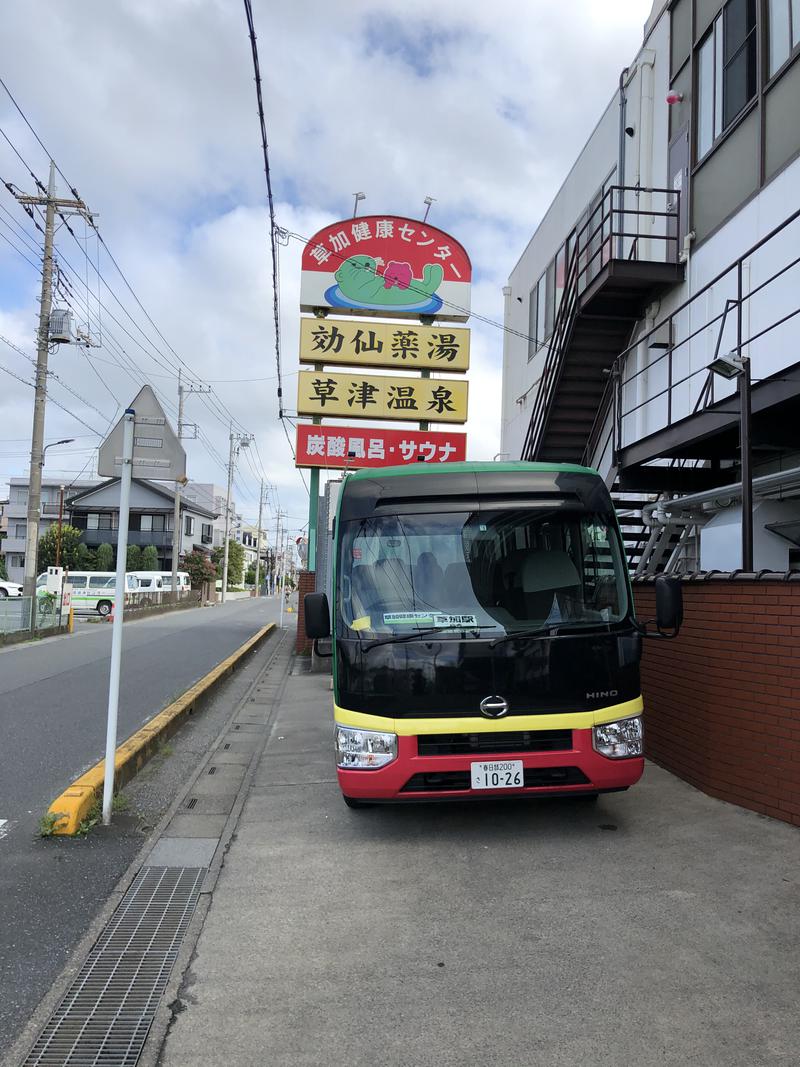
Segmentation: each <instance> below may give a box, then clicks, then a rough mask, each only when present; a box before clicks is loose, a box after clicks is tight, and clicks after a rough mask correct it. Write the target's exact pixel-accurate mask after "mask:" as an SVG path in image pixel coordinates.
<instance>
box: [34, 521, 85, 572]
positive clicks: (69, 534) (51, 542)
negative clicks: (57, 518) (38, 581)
mask: <svg viewBox="0 0 800 1067" xmlns="http://www.w3.org/2000/svg"><path fill="white" fill-rule="evenodd" d="M57 541H58V523H55V522H54V523H53V525H52V526H51V527H50V528H49V529H48V530H46V531H45V533H43V534H42V536H41V537H40V538H39V559H38V568H39V569H38V571H37V574H41V573H42V571H46V570H47V568H48V567H55V565H56V552H57ZM79 545H80V546H81V547H82V548H86V545H84V544H83V542H82V541H81V531H80V530H78V529H77V528H76V527H75V526H70V525H68V524H67V523H63V524H62V526H61V563H60V566H62V567H66V568H68V569H69V570H79V569H80V568H79V567H78V565H77V562H76V560H77V553H78V546H79Z"/></svg>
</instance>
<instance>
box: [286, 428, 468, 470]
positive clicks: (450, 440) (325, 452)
mask: <svg viewBox="0 0 800 1067" xmlns="http://www.w3.org/2000/svg"><path fill="white" fill-rule="evenodd" d="M296 451H297V460H296V464H295V465H296V466H298V467H326V468H329V469H345V468H346V469H348V470H358V469H359V468H361V467H400V466H404V465H405V464H411V463H417V462H419V461H421V460H422V461H424V462H425V463H457V462H459V461H462V460H465V459H466V458H467V435H466V434H465V433H457V432H455V431H453V432H450V431H447V432H440V431H436V432H433V431H431V432H428V431H427V430H384V429H382V428H378V427H367V428H366V429H362V428H358V427H355V428H353V427H350V426H313V425H312V426H309V425H308V423H300V424H299V425H298V427H297V449H296Z"/></svg>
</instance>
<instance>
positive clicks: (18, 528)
mask: <svg viewBox="0 0 800 1067" xmlns="http://www.w3.org/2000/svg"><path fill="white" fill-rule="evenodd" d="M92 485H97V479H89V478H87V479H84V480H82V481H80V480H79V481H75V482H72V483H71V484H70V485H67V486H65V485H64V481H63V479H62V480H59V479H57V478H43V479H42V505H41V511H40V519H39V537H41V536H42V534H44V533H46V531H47V530H48V529H49V528H50V527H51V526H52V525H53V523H55V522H58V510H59V505H60V500H61V493H62V490H63V493H64V501H65V509H64V521H65V522H67V521H68V515H69V513H68V511H67V509H66V501H67V500H68V499H69V497H70V496H72V495H74V494H75V493H78V492H80V490H82V489H88V488H89V487H90V486H92ZM4 521H5V525H6V530H7V534H6V537H4V538H3V540H2V541H0V553H2V555H3V557H4V558H5V561H6V571H7V573H8V577H9V579H10V580H11V581H12V582H20V583H21V582H22V580H23V577H24V573H25V538H26V535H27V529H28V479H27V478H11V479H9V483H8V504H7V505H6V508H5V516H4Z"/></svg>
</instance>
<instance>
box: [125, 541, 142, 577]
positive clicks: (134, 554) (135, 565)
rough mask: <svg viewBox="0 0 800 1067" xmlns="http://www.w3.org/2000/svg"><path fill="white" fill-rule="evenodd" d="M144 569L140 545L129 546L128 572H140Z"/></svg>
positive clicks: (126, 564)
mask: <svg viewBox="0 0 800 1067" xmlns="http://www.w3.org/2000/svg"><path fill="white" fill-rule="evenodd" d="M141 569H142V550H141V548H139V546H138V545H128V554H127V557H126V559H125V570H126V571H140V570H141Z"/></svg>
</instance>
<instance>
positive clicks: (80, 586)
mask: <svg viewBox="0 0 800 1067" xmlns="http://www.w3.org/2000/svg"><path fill="white" fill-rule="evenodd" d="M64 580H65V581H67V582H69V583H70V585H71V586H72V607H73V610H74V611H75V614H76V615H92V614H94V613H95V612H97V614H98V615H102V616H104V617H105V616H106V615H110V614H111V610H112V608H113V606H114V583H115V581H116V574H115V573H114V571H70V572H69V574H65V575H64ZM136 589H137V581H136V578H135V577H134V575H132V574H126V575H125V592H126V593H134V592H135V591H136ZM46 592H47V575H46V574H40V575H39V577H38V578H37V579H36V595H37V596H42V595H44V594H45V593H46Z"/></svg>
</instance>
